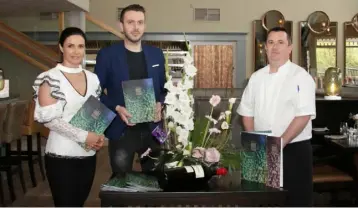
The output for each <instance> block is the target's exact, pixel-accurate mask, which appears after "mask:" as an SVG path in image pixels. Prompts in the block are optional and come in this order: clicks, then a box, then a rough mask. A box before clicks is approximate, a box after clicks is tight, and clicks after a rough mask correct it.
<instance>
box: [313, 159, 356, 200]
mask: <svg viewBox="0 0 358 208" xmlns="http://www.w3.org/2000/svg"><path fill="white" fill-rule="evenodd" d="M313 191H314V192H316V193H330V194H332V200H331V203H332V204H334V205H336V206H338V204H337V203H338V200H337V198H336V196H337V193H339V192H341V191H347V192H350V193H351V194H352V196H353V197H355V192H356V191H357V187H356V184H355V182H354V179H353V177H352V176H350V175H349V174H347V173H345V172H343V171H341V170H339V169H337V168H335V167H333V166H331V165H325V164H316V165H315V166H314V167H313Z"/></svg>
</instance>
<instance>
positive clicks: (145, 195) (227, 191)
mask: <svg viewBox="0 0 358 208" xmlns="http://www.w3.org/2000/svg"><path fill="white" fill-rule="evenodd" d="M99 197H100V199H101V203H102V206H144V205H150V206H154V205H155V206H156V205H161V206H163V205H167V206H169V205H170V206H177V205H182V206H186V205H200V206H201V205H206V206H209V205H210V206H214V205H215V206H219V205H236V206H269V205H270V206H273V205H274V206H284V203H285V199H286V191H285V190H283V189H280V188H279V189H276V188H271V187H267V186H265V185H264V184H260V183H256V182H250V181H245V180H242V181H241V185H240V186H236V187H228V188H223V187H221V188H210V189H208V190H203V191H196V192H193V191H192V192H184V191H182V192H116V191H100V193H99Z"/></svg>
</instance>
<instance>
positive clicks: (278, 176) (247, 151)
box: [240, 132, 283, 188]
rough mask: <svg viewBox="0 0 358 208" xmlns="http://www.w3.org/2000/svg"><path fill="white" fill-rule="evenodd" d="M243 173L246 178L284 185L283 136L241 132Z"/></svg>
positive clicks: (276, 186) (275, 185)
mask: <svg viewBox="0 0 358 208" xmlns="http://www.w3.org/2000/svg"><path fill="white" fill-rule="evenodd" d="M241 145H242V151H241V152H240V153H241V154H240V155H241V174H242V178H243V179H244V180H248V181H254V182H259V183H265V184H266V185H267V186H270V187H274V188H280V187H283V177H282V176H283V172H282V167H283V166H282V148H281V147H282V141H281V138H278V137H272V136H268V135H267V134H262V133H255V132H241Z"/></svg>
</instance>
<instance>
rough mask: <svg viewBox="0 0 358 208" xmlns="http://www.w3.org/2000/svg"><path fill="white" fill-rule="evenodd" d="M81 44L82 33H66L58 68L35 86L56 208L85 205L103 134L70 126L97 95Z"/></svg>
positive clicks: (83, 41) (94, 78)
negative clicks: (86, 68) (46, 134)
mask: <svg viewBox="0 0 358 208" xmlns="http://www.w3.org/2000/svg"><path fill="white" fill-rule="evenodd" d="M85 45H86V36H85V34H84V33H83V31H82V30H81V29H79V28H74V27H70V28H66V29H65V30H64V31H63V32H62V34H61V36H60V40H59V47H60V50H61V52H62V55H63V61H62V63H60V64H57V66H56V67H55V68H52V69H50V70H48V71H46V72H43V73H41V74H40V75H39V76H38V77H37V78H36V80H35V83H34V85H33V88H34V90H35V95H34V99H35V101H36V107H35V113H34V117H35V120H37V121H38V122H40V123H44V125H45V126H46V127H47V128H49V129H50V134H49V137H48V140H47V144H46V150H45V167H46V174H47V178H48V181H49V185H50V188H51V192H52V197H53V200H54V205H55V206H56V207H57V206H66V207H78V206H83V204H84V202H85V201H86V199H87V197H88V194H89V192H90V190H91V186H92V183H93V178H94V174H95V169H96V150H99V149H100V148H101V147H102V145H103V142H104V136H103V135H97V134H96V133H94V132H87V131H84V130H82V129H78V128H76V127H74V126H72V125H71V124H69V123H68V122H69V121H70V120H71V118H72V116H73V115H74V114H76V112H77V111H78V110H79V109H80V108H81V106H82V105H83V104H84V102H85V101H86V100H87V98H89V97H90V96H91V95H92V96H95V97H97V98H98V97H99V95H100V93H101V88H100V85H99V80H98V78H97V76H96V75H95V74H93V73H92V72H90V71H87V70H85V69H82V67H81V63H82V60H83V56H84V54H85ZM84 146H87V147H90V149H87V148H84Z"/></svg>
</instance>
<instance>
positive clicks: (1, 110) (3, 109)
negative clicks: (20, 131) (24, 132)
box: [0, 103, 8, 144]
mask: <svg viewBox="0 0 358 208" xmlns="http://www.w3.org/2000/svg"><path fill="white" fill-rule="evenodd" d="M7 105H8V104H7V103H0V144H1V143H2V135H3V133H4V123H5V119H6V114H7Z"/></svg>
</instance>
